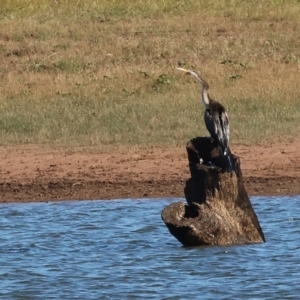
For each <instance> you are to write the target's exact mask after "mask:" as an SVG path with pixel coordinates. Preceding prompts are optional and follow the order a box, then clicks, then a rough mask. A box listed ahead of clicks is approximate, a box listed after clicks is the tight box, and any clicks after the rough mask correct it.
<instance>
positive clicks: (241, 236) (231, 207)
mask: <svg viewBox="0 0 300 300" xmlns="http://www.w3.org/2000/svg"><path fill="white" fill-rule="evenodd" d="M187 153H188V160H189V167H190V173H191V178H190V179H189V180H188V181H187V182H186V186H185V190H184V192H185V197H186V201H187V205H186V204H184V203H183V202H176V203H173V204H170V205H169V206H167V207H166V208H165V209H164V210H163V211H162V219H163V221H164V222H165V224H166V226H167V227H168V229H169V231H170V233H171V234H172V235H173V236H175V237H176V238H177V239H178V240H179V241H180V242H181V243H182V244H183V245H184V246H201V245H229V244H248V243H261V242H265V237H264V234H263V232H262V229H261V227H260V224H259V221H258V218H257V216H256V214H255V211H254V210H253V208H252V205H251V202H250V200H249V197H248V195H247V192H246V190H245V187H244V182H243V176H242V171H241V167H240V160H239V158H238V157H237V156H235V155H231V157H230V159H231V162H230V163H232V166H233V168H234V170H233V171H232V172H228V171H227V167H226V166H227V165H228V158H224V157H223V156H222V153H221V151H220V149H219V147H218V145H217V144H216V143H215V141H214V140H213V139H212V138H210V137H199V138H195V139H193V140H191V141H190V142H189V143H188V144H187Z"/></svg>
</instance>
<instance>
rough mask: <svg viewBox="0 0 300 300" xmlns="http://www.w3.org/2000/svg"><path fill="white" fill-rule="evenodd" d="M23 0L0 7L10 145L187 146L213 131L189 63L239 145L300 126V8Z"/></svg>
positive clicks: (2, 115) (0, 114)
mask: <svg viewBox="0 0 300 300" xmlns="http://www.w3.org/2000/svg"><path fill="white" fill-rule="evenodd" d="M206 2H207V1H171V0H165V1H158V0H156V1H146V2H145V1H138V0H131V1H125V0H120V1H100V0H99V1H91V0H90V1H89V0H86V1H80V0H77V1H73V0H69V1H67V0H65V1H50V0H49V1H48V0H37V1H29V0H28V1H24V0H23V1H21V0H19V1H18V0H4V1H2V2H1V7H0V63H1V69H0V78H1V81H0V138H1V144H2V145H20V144H26V143H33V144H46V145H54V146H67V147H69V146H95V145H97V146H99V147H100V148H101V147H105V146H107V145H108V146H117V145H123V146H149V145H154V146H165V145H171V146H176V145H184V144H185V143H186V142H187V141H188V140H189V139H191V138H193V137H195V136H199V135H206V134H207V133H206V129H205V126H204V122H203V107H202V104H201V102H200V94H199V91H200V90H199V87H198V85H197V83H195V82H194V81H193V80H192V78H190V77H187V76H185V75H184V74H183V73H181V72H179V71H176V69H175V68H176V67H177V66H182V67H187V68H193V69H195V70H197V71H199V72H201V74H202V75H203V77H204V78H206V79H207V81H208V82H209V83H210V86H211V96H213V98H216V99H218V100H219V101H220V102H222V103H223V104H224V105H225V106H226V107H227V110H228V113H229V117H230V121H231V132H232V134H231V137H232V138H231V140H232V142H233V143H236V144H241V143H243V144H250V143H260V144H265V143H269V142H277V141H281V142H286V141H287V139H288V140H290V139H295V138H296V139H297V136H295V134H296V133H297V132H298V131H299V130H300V125H298V124H299V122H298V120H299V117H300V90H299V88H298V85H299V84H298V83H299V79H298V78H299V67H300V47H299V46H300V42H299V41H300V31H299V27H298V24H299V19H300V14H299V12H300V2H299V1H275V0H274V1H260V2H259V5H258V4H257V1H234V0H232V1H229V0H227V1H225V0H218V1H213V2H212V3H211V4H209V6H206V5H205V3H206Z"/></svg>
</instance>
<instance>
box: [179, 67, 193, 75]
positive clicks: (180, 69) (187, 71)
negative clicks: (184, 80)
mask: <svg viewBox="0 0 300 300" xmlns="http://www.w3.org/2000/svg"><path fill="white" fill-rule="evenodd" d="M176 69H177V70H179V71H183V72H185V73H186V74H191V72H190V71H189V70H187V69H183V68H176Z"/></svg>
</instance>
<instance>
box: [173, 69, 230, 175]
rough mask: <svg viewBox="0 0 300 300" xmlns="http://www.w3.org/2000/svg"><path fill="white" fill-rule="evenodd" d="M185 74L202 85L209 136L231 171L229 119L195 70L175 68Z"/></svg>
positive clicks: (205, 119)
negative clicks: (211, 96) (215, 143)
mask: <svg viewBox="0 0 300 300" xmlns="http://www.w3.org/2000/svg"><path fill="white" fill-rule="evenodd" d="M177 69H178V70H180V71H183V72H185V73H186V74H189V75H192V76H193V77H194V78H195V79H196V80H197V81H198V82H199V83H200V84H201V86H202V91H201V96H202V102H203V104H204V106H205V111H204V121H205V125H206V128H207V130H208V132H209V133H210V135H211V137H212V138H213V139H214V140H215V141H216V142H217V144H218V146H219V147H220V148H221V152H222V155H223V156H224V157H226V158H227V160H228V164H227V171H229V172H232V171H233V167H232V154H231V151H230V148H229V134H230V130H229V119H228V115H227V112H226V110H225V108H224V106H223V105H222V104H221V103H219V102H218V101H215V100H213V99H211V98H210V96H209V94H208V90H209V85H208V83H207V82H206V81H205V80H204V79H203V78H202V77H200V76H199V75H198V74H197V73H196V72H195V71H192V70H186V69H183V68H177Z"/></svg>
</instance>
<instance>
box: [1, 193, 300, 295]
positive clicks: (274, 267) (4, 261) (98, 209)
mask: <svg viewBox="0 0 300 300" xmlns="http://www.w3.org/2000/svg"><path fill="white" fill-rule="evenodd" d="M299 200H300V197H298V198H297V197H295V198H289V197H282V198H264V197H253V198H251V201H252V203H253V207H254V209H255V211H256V213H257V215H258V218H259V220H260V224H261V226H262V228H263V230H264V233H265V237H266V239H267V242H266V243H265V244H256V245H248V246H230V247H203V248H184V247H182V246H181V244H180V243H179V242H178V241H177V240H176V239H175V238H174V237H173V236H171V235H170V233H169V232H168V230H167V227H166V226H165V225H164V223H163V221H162V220H161V218H160V213H161V211H162V209H163V208H164V207H165V206H167V205H168V204H170V203H171V202H172V201H177V200H176V199H158V200H153V199H152V200H122V201H121V200H120V201H119V200H114V201H83V202H63V203H31V204H9V205H1V206H0V229H1V234H0V245H1V249H0V299H275V298H276V299H299V297H300V271H299V270H300V239H299V236H300V205H299Z"/></svg>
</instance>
